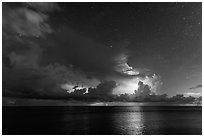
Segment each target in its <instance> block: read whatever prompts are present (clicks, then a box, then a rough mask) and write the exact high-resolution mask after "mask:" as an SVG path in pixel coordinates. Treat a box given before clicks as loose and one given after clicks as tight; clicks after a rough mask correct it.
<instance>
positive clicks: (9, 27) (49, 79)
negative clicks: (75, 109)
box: [3, 3, 97, 98]
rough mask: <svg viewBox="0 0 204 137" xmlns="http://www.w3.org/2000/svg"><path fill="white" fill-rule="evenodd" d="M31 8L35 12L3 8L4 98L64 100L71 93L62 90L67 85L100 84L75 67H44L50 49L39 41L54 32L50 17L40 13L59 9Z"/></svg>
mask: <svg viewBox="0 0 204 137" xmlns="http://www.w3.org/2000/svg"><path fill="white" fill-rule="evenodd" d="M24 5H26V4H24ZM29 6H30V7H32V9H30V8H27V7H25V6H17V7H13V8H11V7H9V6H8V5H7V4H5V3H4V5H3V72H4V74H3V95H4V96H18V97H29V98H64V97H66V95H67V92H66V89H63V88H61V86H62V85H61V84H63V83H66V84H70V85H72V86H74V85H76V84H77V83H83V82H84V83H85V84H88V85H89V83H90V81H92V82H91V83H90V85H91V84H93V83H94V82H95V83H96V81H97V80H95V79H94V77H92V79H90V78H89V79H88V78H87V74H85V73H83V72H82V71H81V70H79V69H76V68H74V67H73V65H72V64H67V66H65V65H61V64H59V63H55V62H48V63H47V64H44V65H41V62H42V61H43V54H44V50H45V47H46V45H43V44H39V42H38V41H36V39H35V37H41V38H45V36H46V34H47V33H52V32H53V29H52V28H51V26H50V25H49V24H48V23H47V21H48V17H49V15H48V14H47V13H46V14H44V13H42V12H40V11H42V10H43V12H51V11H53V10H55V9H59V7H58V6H57V5H56V4H54V3H52V4H49V3H41V4H38V3H29ZM43 8H44V9H43ZM35 9H36V10H35ZM51 57H52V56H51ZM90 76H91V75H90ZM67 81H68V82H67ZM93 81H94V82H93Z"/></svg>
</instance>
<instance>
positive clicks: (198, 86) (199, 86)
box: [189, 84, 202, 90]
mask: <svg viewBox="0 0 204 137" xmlns="http://www.w3.org/2000/svg"><path fill="white" fill-rule="evenodd" d="M197 88H202V85H201V84H199V85H197V86H194V87H191V88H189V89H191V90H193V89H197Z"/></svg>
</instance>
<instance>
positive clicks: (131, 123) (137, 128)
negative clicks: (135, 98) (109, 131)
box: [113, 107, 145, 135]
mask: <svg viewBox="0 0 204 137" xmlns="http://www.w3.org/2000/svg"><path fill="white" fill-rule="evenodd" d="M129 109H130V110H128V111H130V112H124V113H116V114H114V115H113V119H114V120H113V122H114V124H115V127H116V128H117V131H121V132H122V134H127V135H141V134H143V131H144V128H145V125H144V117H143V115H142V113H141V111H142V110H141V108H140V107H130V108H129ZM133 109H134V110H133ZM135 109H136V110H135Z"/></svg>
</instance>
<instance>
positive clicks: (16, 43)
mask: <svg viewBox="0 0 204 137" xmlns="http://www.w3.org/2000/svg"><path fill="white" fill-rule="evenodd" d="M2 11H3V13H2V24H3V25H2V26H3V27H2V43H3V44H2V46H3V50H2V70H3V97H14V98H17V97H20V98H35V99H36V98H37V99H38V98H39V99H42V98H48V99H50V98H65V97H67V95H69V94H71V93H72V92H73V90H75V89H78V90H79V91H80V89H85V90H84V91H83V94H80V95H79V97H80V98H83V95H84V94H88V93H89V91H88V88H96V89H98V90H96V92H97V93H96V92H95V94H97V95H98V96H103V95H104V94H106V95H108V94H115V95H119V94H125V93H127V94H132V93H134V91H135V90H137V89H140V85H139V81H141V82H142V85H148V87H149V88H148V90H150V91H151V93H154V94H167V95H168V96H174V95H176V94H184V95H185V96H189V95H191V96H200V95H201V91H202V85H201V84H202V3H198V2H197V3H183V2H182V3H181V2H179V3H177V2H176V3H175V2H174V3H167V2H165V3H158V2H154V3H149V2H146V3H138V2H130V3H128V2H127V3H126V2H125V3H124V2H123V3H110V2H109V3H99V2H97V3H88V2H86V3H80V2H78V3H69V2H67V3H62V2H61V3H5V2H4V3H3V4H2ZM141 82H140V83H141ZM99 89H100V90H99ZM99 91H100V92H99ZM92 94H94V91H93V93H92ZM68 97H69V96H68Z"/></svg>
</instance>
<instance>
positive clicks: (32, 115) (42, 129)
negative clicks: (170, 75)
mask: <svg viewBox="0 0 204 137" xmlns="http://www.w3.org/2000/svg"><path fill="white" fill-rule="evenodd" d="M2 129H3V131H2V134H3V135H136V134H146V135H147V134H149V135H201V134H202V107H201V106H135V107H134V106H123V107H122V106H108V107H106V106H35V107H34V106H32V107H29V106H26V107H25V106H24V107H5V106H3V107H2Z"/></svg>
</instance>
